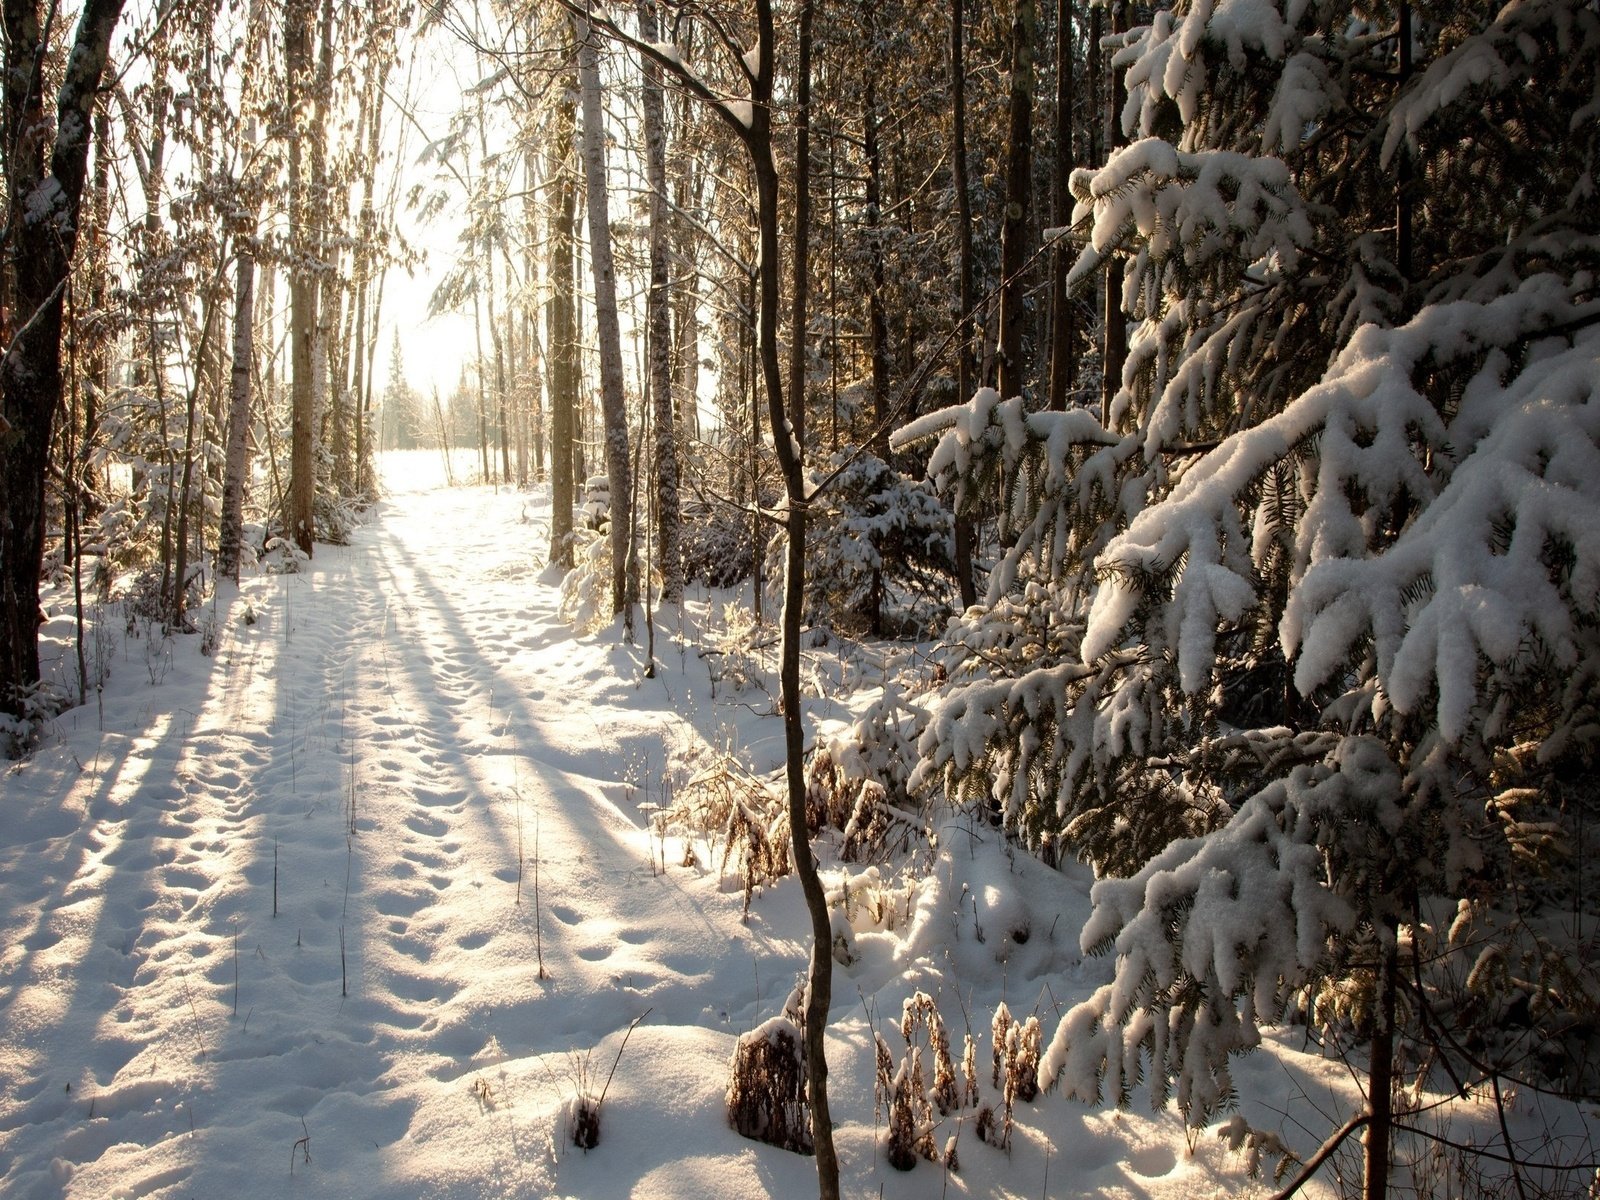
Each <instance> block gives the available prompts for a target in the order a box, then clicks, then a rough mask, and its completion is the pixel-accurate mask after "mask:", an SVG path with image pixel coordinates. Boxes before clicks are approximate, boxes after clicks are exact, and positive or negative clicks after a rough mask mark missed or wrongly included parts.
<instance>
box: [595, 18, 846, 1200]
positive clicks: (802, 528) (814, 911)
mask: <svg viewBox="0 0 1600 1200" xmlns="http://www.w3.org/2000/svg"><path fill="white" fill-rule="evenodd" d="M564 2H566V3H568V6H569V7H570V8H572V9H573V11H574V13H575V14H577V12H578V9H577V8H576V5H575V3H573V0H564ZM584 15H585V16H587V14H584ZM604 24H605V28H606V29H607V31H608V32H609V33H610V34H611V36H613V37H616V38H620V39H622V40H624V41H626V42H628V43H630V44H631V45H632V46H633V47H634V48H635V49H636V50H638V51H639V52H640V53H642V54H647V55H649V56H650V57H651V58H653V59H654V60H655V61H656V62H657V63H659V64H660V65H661V66H662V67H664V68H665V69H667V70H668V71H670V72H672V73H673V75H674V76H676V77H677V79H678V80H679V82H681V83H682V84H683V85H684V86H685V87H686V88H687V89H688V90H689V91H690V93H691V94H693V95H694V96H696V97H697V98H698V99H699V100H701V101H702V102H704V103H706V104H707V105H708V106H710V107H711V111H713V112H715V113H717V114H718V115H719V117H720V118H721V120H722V121H723V124H724V125H725V126H726V127H727V128H728V129H729V131H730V132H732V134H733V135H734V137H735V138H736V139H737V140H738V141H739V143H740V144H741V145H742V146H743V147H744V150H745V153H746V155H747V156H748V158H749V161H750V166H751V170H752V173H753V174H754V176H755V183H756V227H757V235H758V244H759V247H760V249H759V254H758V258H757V281H756V289H757V297H758V304H759V316H758V319H757V326H756V330H757V356H758V360H759V364H760V375H761V383H762V389H763V391H764V392H765V393H766V400H767V420H768V428H769V430H770V432H771V434H772V439H773V443H774V447H775V450H776V453H777V458H778V466H779V469H780V471H781V473H782V476H783V486H784V497H785V501H786V504H785V508H784V512H783V531H784V535H785V537H786V538H787V542H788V548H787V551H786V553H785V570H784V585H783V616H782V626H781V629H782V632H781V635H780V643H779V652H778V655H779V666H778V680H779V694H780V698H781V703H782V705H783V731H784V750H785V755H784V757H785V776H786V780H787V785H788V786H787V796H788V810H789V831H790V838H791V846H792V853H793V856H794V866H795V874H796V875H797V876H798V877H799V879H800V887H801V891H802V892H803V894H804V896H805V901H806V911H807V913H808V915H809V916H810V919H811V962H810V967H809V969H808V971H807V975H806V987H805V1006H804V1007H805V1011H804V1023H805V1046H804V1052H805V1063H806V1096H807V1100H808V1102H809V1104H810V1108H811V1124H812V1137H813V1141H814V1143H815V1148H816V1156H817V1180H818V1185H819V1191H820V1194H821V1196H822V1200H838V1196H839V1160H838V1156H837V1153H836V1151H835V1150H834V1146H833V1121H832V1118H831V1116H830V1114H829V1109H828V1065H827V1056H826V1052H825V1049H824V1037H825V1034H826V1032H827V1026H828V1011H829V1009H830V1007H831V1006H832V1000H833V953H832V945H833V934H832V926H831V924H830V917H829V915H828V904H827V898H826V896H825V894H824V893H823V890H822V880H821V877H820V876H819V875H818V873H817V864H816V861H815V859H814V857H813V855H812V852H811V840H810V833H809V827H808V825H807V823H806V781H805V728H804V725H803V723H802V713H801V705H802V700H801V693H800V626H801V615H802V612H803V610H804V604H805V570H806V551H805V545H806V514H807V508H808V505H809V502H810V499H811V498H810V496H809V494H808V490H807V485H806V477H805V462H804V458H803V457H802V453H801V448H800V444H799V441H798V439H797V438H796V437H795V434H794V426H793V425H792V423H791V422H790V420H789V414H788V411H787V409H786V407H785V405H784V397H783V365H782V361H781V359H780V356H779V353H778V322H779V320H780V305H779V296H780V292H781V287H782V281H781V273H782V262H783V260H782V256H781V255H780V253H779V248H778V230H779V198H780V197H779V178H778V168H777V162H776V159H775V157H774V155H773V121H772V112H773V94H774V87H773V84H774V80H775V78H776V70H775V62H774V50H775V37H774V22H773V11H772V4H771V3H770V0H756V4H755V22H754V24H755V30H756V39H755V45H754V46H753V47H751V49H750V50H749V51H747V52H745V53H743V54H739V55H737V69H738V70H739V72H740V74H741V75H742V78H743V81H744V83H745V85H746V86H748V87H749V89H750V90H749V99H748V100H744V99H739V100H735V101H732V102H725V101H724V100H723V99H721V98H720V97H719V96H718V95H717V93H716V92H714V91H713V90H712V89H711V88H710V87H709V86H708V85H707V84H706V83H705V81H704V80H702V79H701V78H700V77H699V76H698V75H696V74H694V72H693V71H691V70H689V69H688V67H687V66H686V65H685V63H684V60H683V58H682V56H681V55H679V54H671V55H669V54H666V53H664V52H663V51H662V50H661V48H659V47H657V46H653V45H648V44H645V43H643V42H641V41H640V40H639V39H637V38H631V37H629V36H628V35H627V34H625V33H623V32H622V30H620V29H618V28H617V27H616V26H615V25H612V24H610V23H609V22H606V23H604Z"/></svg>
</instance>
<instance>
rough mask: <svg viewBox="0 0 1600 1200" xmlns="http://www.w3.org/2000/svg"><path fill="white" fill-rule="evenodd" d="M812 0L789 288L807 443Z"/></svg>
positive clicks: (799, 98) (792, 387)
mask: <svg viewBox="0 0 1600 1200" xmlns="http://www.w3.org/2000/svg"><path fill="white" fill-rule="evenodd" d="M813 8H814V5H813V0H801V4H800V40H799V51H800V62H799V66H798V68H797V75H796V78H795V118H794V292H793V296H792V298H791V301H790V309H789V421H790V423H791V424H792V425H793V426H794V438H795V441H796V442H797V443H798V444H799V447H800V452H801V454H804V453H805V448H806V332H807V330H806V302H807V300H808V299H809V287H810V282H811V24H812V16H813Z"/></svg>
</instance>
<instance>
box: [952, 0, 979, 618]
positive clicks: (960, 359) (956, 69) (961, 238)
mask: <svg viewBox="0 0 1600 1200" xmlns="http://www.w3.org/2000/svg"><path fill="white" fill-rule="evenodd" d="M966 40H967V30H966V16H965V14H964V13H963V12H962V4H961V0H950V93H951V109H952V117H953V122H952V123H953V124H954V127H955V128H954V141H955V146H954V147H953V149H952V153H951V159H952V161H951V173H952V175H953V176H954V182H955V191H956V219H957V221H958V223H959V224H960V229H959V230H958V231H957V238H956V246H957V253H958V254H959V256H960V265H959V268H958V272H959V276H960V281H961V299H960V305H961V311H960V312H959V313H958V314H957V315H956V321H957V322H958V324H959V325H960V329H959V331H958V332H957V334H956V399H957V401H959V402H960V403H962V404H966V403H967V402H968V401H970V400H971V399H972V391H973V383H974V382H975V380H974V374H975V368H976V364H975V363H974V362H973V357H972V305H973V286H972V198H971V195H970V194H969V190H968V187H967V68H966V61H965V46H966ZM955 525H956V528H955V541H956V586H957V587H959V588H960V589H961V607H962V608H963V609H968V608H971V607H972V606H973V605H974V604H976V603H977V602H978V589H977V584H976V583H975V582H974V580H973V577H972V542H973V531H972V518H971V517H969V516H967V515H965V514H957V516H956V522H955Z"/></svg>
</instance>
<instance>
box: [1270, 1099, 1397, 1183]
mask: <svg viewBox="0 0 1600 1200" xmlns="http://www.w3.org/2000/svg"><path fill="white" fill-rule="evenodd" d="M1370 1120H1372V1114H1371V1113H1357V1114H1356V1115H1355V1116H1353V1117H1351V1118H1350V1119H1349V1120H1348V1121H1346V1122H1345V1123H1344V1124H1343V1125H1341V1126H1339V1128H1338V1129H1335V1130H1334V1131H1333V1133H1331V1134H1330V1135H1329V1136H1328V1140H1327V1141H1325V1142H1323V1143H1322V1145H1321V1146H1319V1147H1318V1148H1317V1152H1316V1153H1315V1154H1313V1155H1312V1156H1311V1157H1310V1158H1308V1159H1307V1160H1306V1164H1305V1166H1303V1167H1301V1168H1300V1172H1299V1174H1297V1175H1296V1176H1295V1177H1294V1178H1293V1179H1291V1180H1290V1181H1289V1186H1288V1187H1286V1188H1284V1189H1283V1190H1282V1191H1281V1192H1275V1193H1273V1196H1272V1200H1289V1197H1290V1196H1292V1195H1294V1194H1295V1193H1296V1192H1298V1191H1299V1190H1300V1189H1301V1188H1303V1187H1305V1185H1306V1184H1307V1183H1309V1182H1310V1180H1311V1177H1312V1176H1313V1175H1315V1174H1316V1173H1317V1168H1319V1167H1321V1166H1322V1164H1323V1163H1325V1162H1327V1161H1328V1159H1329V1158H1331V1157H1332V1156H1333V1152H1334V1151H1335V1150H1337V1149H1338V1148H1339V1147H1340V1146H1342V1145H1344V1140H1345V1139H1346V1138H1347V1137H1349V1136H1350V1135H1351V1134H1352V1133H1354V1132H1355V1131H1356V1130H1358V1129H1360V1128H1361V1127H1362V1126H1363V1125H1365V1124H1366V1123H1367V1122H1368V1121H1370Z"/></svg>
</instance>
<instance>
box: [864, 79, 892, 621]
mask: <svg viewBox="0 0 1600 1200" xmlns="http://www.w3.org/2000/svg"><path fill="white" fill-rule="evenodd" d="M861 117H862V125H863V128H864V130H865V133H866V139H865V140H866V146H865V150H866V156H867V212H866V225H867V255H868V258H869V261H870V263H871V272H872V285H871V286H872V290H871V291H870V292H869V293H868V294H867V334H868V337H869V339H870V345H871V349H872V424H873V426H874V428H875V429H876V430H877V434H876V436H874V438H873V439H872V452H873V453H874V454H876V455H877V456H878V457H879V458H881V459H884V460H885V461H887V460H888V457H889V431H888V429H887V427H886V422H887V421H888V419H889V329H888V322H887V320H886V318H885V316H884V302H883V293H884V288H885V286H886V281H885V278H884V275H885V268H884V261H883V229H882V224H883V156H882V154H881V153H880V152H879V147H878V88H877V82H876V70H875V67H874V66H873V65H872V64H871V63H870V62H869V64H868V67H867V86H866V94H865V108H864V110H863V112H862V114H861ZM873 590H874V591H877V590H878V588H877V586H876V585H875V586H874V589H873ZM874 608H876V606H874ZM872 629H873V632H874V633H876V632H878V620H877V616H876V615H874V617H873V622H872Z"/></svg>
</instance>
